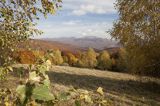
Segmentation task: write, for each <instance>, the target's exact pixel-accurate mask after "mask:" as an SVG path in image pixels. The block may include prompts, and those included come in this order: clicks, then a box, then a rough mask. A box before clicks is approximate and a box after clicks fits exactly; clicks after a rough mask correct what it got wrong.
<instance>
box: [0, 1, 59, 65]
mask: <svg viewBox="0 0 160 106" xmlns="http://www.w3.org/2000/svg"><path fill="white" fill-rule="evenodd" d="M60 2H61V0H53V1H51V0H1V1H0V65H7V64H8V62H9V61H10V60H11V56H10V55H11V53H12V52H13V51H14V50H15V49H16V46H17V44H19V43H20V42H23V41H25V40H27V39H28V38H29V37H31V36H33V35H35V34H41V31H39V30H38V29H36V28H35V26H36V23H35V22H36V20H38V19H39V15H40V14H43V15H44V16H45V17H46V16H47V14H54V13H55V11H56V10H57V9H58V8H59V6H60V5H59V4H60Z"/></svg>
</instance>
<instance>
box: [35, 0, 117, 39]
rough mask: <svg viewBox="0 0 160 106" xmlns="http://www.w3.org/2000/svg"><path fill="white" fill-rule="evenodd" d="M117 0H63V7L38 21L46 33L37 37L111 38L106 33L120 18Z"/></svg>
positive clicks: (40, 27) (39, 26)
mask: <svg viewBox="0 0 160 106" xmlns="http://www.w3.org/2000/svg"><path fill="white" fill-rule="evenodd" d="M114 3H115V0H63V3H62V8H61V9H60V10H58V11H57V12H56V14H55V15H49V16H48V18H47V19H44V18H42V19H41V20H40V21H39V22H38V28H39V29H40V30H42V31H43V32H44V33H43V34H42V35H41V36H38V37H36V38H58V37H85V36H96V37H102V38H110V35H109V34H108V33H106V31H108V30H109V29H111V28H112V26H113V22H114V21H116V19H118V15H117V11H116V10H115V8H114Z"/></svg>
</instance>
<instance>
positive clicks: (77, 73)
mask: <svg viewBox="0 0 160 106" xmlns="http://www.w3.org/2000/svg"><path fill="white" fill-rule="evenodd" d="M48 74H49V77H50V79H51V82H52V90H53V92H54V93H56V92H59V91H66V90H67V89H69V88H70V87H74V88H78V89H87V90H89V91H94V90H96V89H97V88H98V87H99V86H101V87H103V88H104V91H105V93H106V96H107V98H108V99H110V100H111V101H112V104H113V105H122V106H124V105H127V106H128V105H133V104H134V105H139V106H142V105H153V106H156V105H160V79H155V78H149V77H141V78H140V77H138V76H133V75H129V74H124V73H116V72H109V71H100V70H91V69H82V68H73V67H65V66H54V67H53V68H52V69H51V71H50V72H49V73H48ZM18 81H19V80H18V78H17V77H9V78H8V80H7V81H6V82H5V83H1V84H0V87H6V86H7V87H10V88H13V89H15V87H16V85H17V84H18Z"/></svg>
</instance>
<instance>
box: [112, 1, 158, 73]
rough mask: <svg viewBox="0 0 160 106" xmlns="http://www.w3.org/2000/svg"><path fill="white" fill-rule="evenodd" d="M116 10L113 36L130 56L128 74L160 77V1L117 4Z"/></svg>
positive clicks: (119, 2) (120, 2)
mask: <svg viewBox="0 0 160 106" xmlns="http://www.w3.org/2000/svg"><path fill="white" fill-rule="evenodd" d="M116 8H117V9H118V12H119V20H118V21H117V22H115V23H114V28H113V30H112V31H111V35H112V37H113V38H115V39H117V40H118V41H120V42H121V43H122V44H123V46H124V47H125V48H126V51H127V53H128V54H129V56H128V58H127V59H128V62H129V64H128V70H131V71H132V72H134V73H141V74H144V73H147V74H156V73H159V75H160V72H159V67H160V58H159V56H160V46H159V45H160V11H159V10H160V0H117V3H116Z"/></svg>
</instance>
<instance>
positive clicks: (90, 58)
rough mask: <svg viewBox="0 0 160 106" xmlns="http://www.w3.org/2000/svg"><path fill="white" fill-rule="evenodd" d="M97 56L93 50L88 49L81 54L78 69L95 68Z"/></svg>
mask: <svg viewBox="0 0 160 106" xmlns="http://www.w3.org/2000/svg"><path fill="white" fill-rule="evenodd" d="M96 57H97V54H96V52H95V51H94V49H92V48H89V49H88V51H87V52H84V53H82V54H81V57H80V59H79V61H78V65H79V66H80V67H86V68H95V67H96V66H97V59H96Z"/></svg>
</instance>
